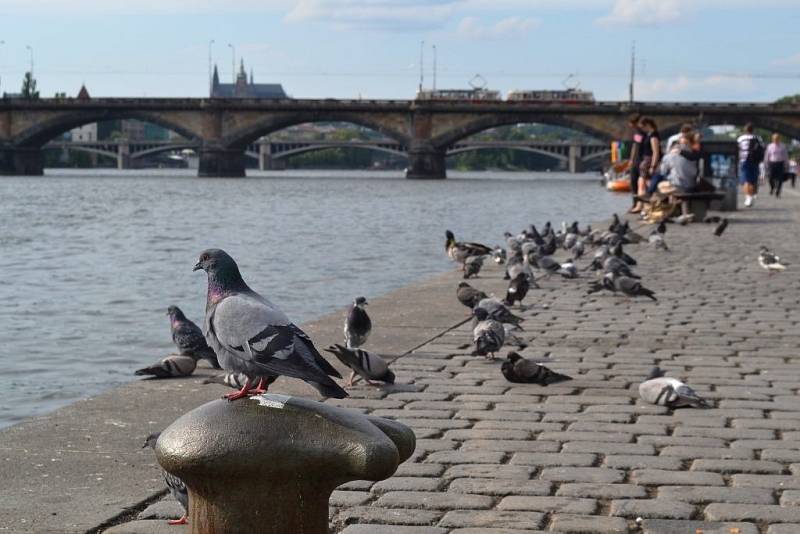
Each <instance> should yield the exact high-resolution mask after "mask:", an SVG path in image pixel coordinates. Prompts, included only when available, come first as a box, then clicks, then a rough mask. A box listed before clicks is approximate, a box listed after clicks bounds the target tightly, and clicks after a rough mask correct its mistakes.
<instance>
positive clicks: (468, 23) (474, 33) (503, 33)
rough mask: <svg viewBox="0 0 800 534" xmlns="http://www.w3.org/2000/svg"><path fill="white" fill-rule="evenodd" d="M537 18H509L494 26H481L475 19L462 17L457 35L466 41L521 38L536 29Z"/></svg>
mask: <svg viewBox="0 0 800 534" xmlns="http://www.w3.org/2000/svg"><path fill="white" fill-rule="evenodd" d="M541 23H542V21H541V20H539V19H537V18H532V17H529V18H524V17H509V18H506V19H503V20H500V21H498V22H495V23H494V24H489V25H487V24H483V23H482V22H481V21H480V20H479V19H478V18H477V17H464V18H463V19H461V22H460V23H459V24H458V34H459V35H460V36H461V37H464V38H467V39H498V38H506V39H507V38H510V37H522V36H524V35H526V34H527V33H529V32H530V31H531V30H534V29H536V28H538V27H539V26H540V25H541Z"/></svg>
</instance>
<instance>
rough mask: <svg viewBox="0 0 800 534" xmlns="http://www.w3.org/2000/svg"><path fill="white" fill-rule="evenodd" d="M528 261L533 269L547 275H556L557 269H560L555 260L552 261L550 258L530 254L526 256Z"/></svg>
mask: <svg viewBox="0 0 800 534" xmlns="http://www.w3.org/2000/svg"><path fill="white" fill-rule="evenodd" d="M528 261H530V262H531V264H532V265H533V266H534V267H536V268H538V269H541V270H542V271H545V272H547V273H548V275H549V274H552V273H556V272H558V270H559V269H561V264H560V263H558V262H557V261H556V260H555V259H553V257H552V256H547V255H545V256H539V257H536V256H534V255H533V254H531V255H530V256H528Z"/></svg>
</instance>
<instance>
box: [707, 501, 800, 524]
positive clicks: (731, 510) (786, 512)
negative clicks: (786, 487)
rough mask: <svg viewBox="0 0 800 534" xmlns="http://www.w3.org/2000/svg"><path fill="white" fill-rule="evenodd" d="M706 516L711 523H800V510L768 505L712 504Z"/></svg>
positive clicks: (791, 507)
mask: <svg viewBox="0 0 800 534" xmlns="http://www.w3.org/2000/svg"><path fill="white" fill-rule="evenodd" d="M705 516H706V519H708V520H709V521H748V520H749V521H765V522H768V523H800V508H796V507H793V506H790V507H786V506H778V505H766V504H742V503H740V504H724V503H712V504H709V505H708V506H706V509H705Z"/></svg>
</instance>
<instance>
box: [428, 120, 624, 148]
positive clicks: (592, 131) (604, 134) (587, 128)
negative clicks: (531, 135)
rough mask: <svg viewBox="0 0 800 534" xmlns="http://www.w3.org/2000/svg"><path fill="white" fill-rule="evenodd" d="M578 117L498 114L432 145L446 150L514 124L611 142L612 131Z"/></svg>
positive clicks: (460, 127) (449, 133) (464, 126)
mask: <svg viewBox="0 0 800 534" xmlns="http://www.w3.org/2000/svg"><path fill="white" fill-rule="evenodd" d="M577 117H579V116H575V117H574V118H573V117H565V116H561V115H549V114H547V115H546V114H526V113H520V114H518V115H516V114H515V115H508V114H496V115H487V116H484V117H479V118H476V119H473V120H470V121H468V122H465V123H463V124H461V125H458V126H456V127H454V128H452V129H451V130H448V131H446V132H444V133H441V134H439V135H437V136H435V137H433V138H432V139H431V143H432V144H433V145H434V146H435V147H437V148H446V147H449V146H451V145H454V144H455V143H457V142H458V141H461V140H462V139H465V138H467V137H469V136H471V135H475V134H477V133H480V132H483V131H485V130H489V129H491V128H497V127H498V126H511V125H514V124H523V123H526V124H545V125H549V126H560V127H562V128H569V129H571V130H576V131H579V132H582V133H585V134H586V135H589V136H591V137H594V138H596V139H599V140H602V141H609V142H610V141H611V140H612V139H614V135H613V133H612V132H611V131H605V130H601V129H598V128H597V127H595V126H592V125H590V124H587V123H584V122H582V121H580V120H579V119H578V118H577Z"/></svg>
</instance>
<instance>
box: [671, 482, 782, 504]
mask: <svg viewBox="0 0 800 534" xmlns="http://www.w3.org/2000/svg"><path fill="white" fill-rule="evenodd" d="M658 496H659V498H663V499H666V500H670V501H685V502H691V503H708V502H718V503H744V504H775V498H774V497H773V496H772V492H769V491H764V490H763V489H761V488H729V487H722V486H660V487H659V488H658Z"/></svg>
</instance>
